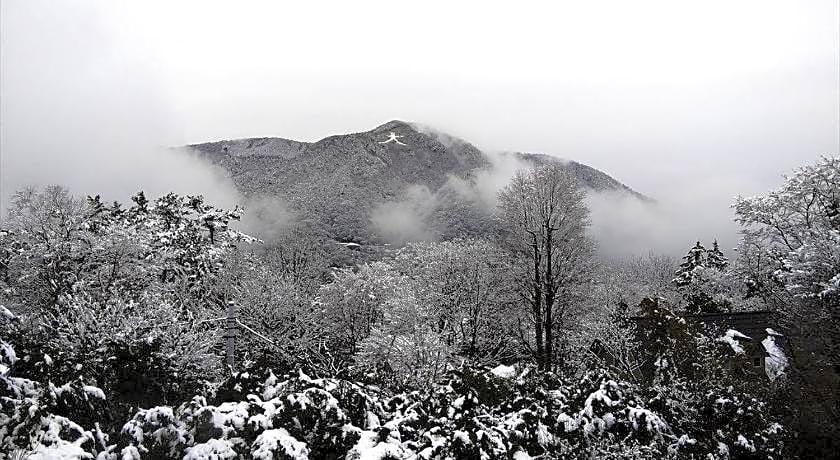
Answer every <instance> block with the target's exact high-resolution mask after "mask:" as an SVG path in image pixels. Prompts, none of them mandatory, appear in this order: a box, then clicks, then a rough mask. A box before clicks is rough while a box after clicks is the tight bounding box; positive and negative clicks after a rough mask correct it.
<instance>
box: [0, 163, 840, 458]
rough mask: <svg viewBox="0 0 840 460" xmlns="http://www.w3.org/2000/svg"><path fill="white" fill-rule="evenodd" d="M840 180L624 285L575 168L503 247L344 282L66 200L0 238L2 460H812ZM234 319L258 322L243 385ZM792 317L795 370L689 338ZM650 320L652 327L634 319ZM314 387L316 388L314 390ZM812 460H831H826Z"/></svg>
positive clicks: (182, 227) (24, 202)
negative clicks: (716, 320) (728, 248)
mask: <svg viewBox="0 0 840 460" xmlns="http://www.w3.org/2000/svg"><path fill="white" fill-rule="evenodd" d="M838 172H840V160H838V159H833V158H826V159H823V160H822V161H820V162H818V163H817V164H815V165H813V166H808V167H805V168H803V169H802V170H799V171H797V172H796V173H795V174H794V175H793V176H791V177H790V178H788V180H787V181H786V183H785V185H784V186H783V187H782V188H781V189H779V190H776V191H773V192H770V193H769V194H767V195H765V196H760V197H753V198H739V199H738V200H737V201H736V203H735V204H734V208H735V211H736V215H737V216H738V217H737V218H738V220H739V222H741V223H742V224H743V225H744V229H745V231H744V240H743V243H742V245H741V247H740V248H739V251H738V253H737V255H736V256H734V257H732V259H731V260H728V259H727V258H726V257H725V256H724V254H723V253H722V251H720V249H719V248H718V246H717V243H714V244H713V246H712V248H711V249H706V248H705V247H703V245H702V244H701V243H699V242H698V243H697V245H696V246H694V247H693V248H691V249H690V251H689V253H688V255H687V256H686V257H685V258H684V259H683V263H682V264H681V265H680V264H678V263H677V262H675V261H673V260H672V259H670V258H667V257H661V256H656V255H649V256H647V257H640V258H636V259H632V260H623V261H609V260H602V259H600V258H599V256H598V254H597V249H596V247H595V245H594V243H593V242H592V241H590V240H589V239H588V237H587V234H586V229H587V224H588V221H587V218H588V211H587V209H586V207H585V205H584V203H583V192H582V191H581V190H580V188H579V187H578V185H577V183H576V182H575V180H574V178H573V177H571V176H569V175H568V173H566V172H565V171H564V170H563V169H562V168H557V167H554V166H547V167H543V168H540V169H537V170H534V171H529V172H521V173H519V174H518V175H517V176H516V177H515V178H514V179H513V181H512V182H511V184H510V185H509V186H508V187H507V188H505V189H504V190H503V191H502V193H501V194H500V196H499V207H498V212H497V214H496V216H495V220H493V221H488V223H487V224H488V225H492V226H493V231H492V232H490V233H489V234H490V235H492V236H491V237H485V238H475V237H472V238H469V237H457V238H454V239H451V240H447V241H442V242H423V243H411V244H407V245H405V246H403V247H401V248H399V249H396V250H394V251H391V252H390V253H388V254H386V255H385V256H384V257H383V258H382V259H381V260H376V261H372V262H369V263H366V264H363V265H360V266H356V267H330V264H329V261H328V257H327V256H326V255H325V254H324V251H323V248H322V247H321V246H320V244H321V243H320V242H319V241H318V240H317V239H314V238H312V237H310V236H309V235H308V234H307V233H306V232H305V231H304V230H303V229H300V228H298V229H295V230H291V231H289V232H287V234H285V235H283V236H282V237H281V238H279V239H278V240H277V241H272V242H257V241H255V240H253V239H252V238H250V237H248V236H247V235H244V234H242V233H240V232H238V231H236V230H235V229H233V228H232V227H231V225H232V222H233V221H235V220H236V219H238V217H239V215H240V211H239V210H232V211H227V210H221V209H216V208H214V207H212V206H210V205H207V204H206V203H204V202H203V200H202V199H201V198H200V197H180V196H176V195H172V194H170V195H166V196H163V197H160V198H158V199H154V200H149V199H147V198H146V197H145V196H143V195H142V194H138V195H136V196H135V197H133V198H132V201H131V204H130V205H127V206H121V205H120V204H118V203H113V204H105V203H103V202H102V201H101V200H100V199H99V198H98V197H93V198H89V199H87V200H86V201H82V200H77V199H75V198H74V197H72V196H71V195H70V194H69V193H68V192H67V191H66V190H63V189H61V188H58V187H50V188H46V189H44V190H25V191H23V192H20V193H18V194H17V195H16V197H15V200H14V203H13V207H12V209H11V211H10V213H9V216H8V218H7V219H6V220H5V221H4V222H3V225H2V229H0V305H2V308H0V452H15V455H18V456H19V457H22V458H102V459H110V458H207V459H211V458H236V457H252V458H351V459H352V458H383V459H386V458H441V459H443V458H516V459H524V458H666V457H670V458H719V459H725V458H791V457H796V456H808V455H812V456H819V455H820V454H824V455H826V456H827V455H831V454H832V453H833V452H834V451H833V450H832V449H834V448H835V447H836V445H835V444H834V443H836V440H837V439H838V433H837V426H838V420H840V418H839V417H838V413H839V412H840V411H838V398H837V394H838V389H840V388H839V387H838V379H837V365H838V363H837V361H836V359H837V358H836V357H837V356H838V355H840V350H838V348H837V347H838V339H840V337H838V330H840V328H838V326H840V324H838V315H839V313H838V312H840V308H838V298H840V204H839V203H838V199H840V190H838V188H839V187H838V183H840V180H838V179H839V178H840V174H838ZM230 305H235V307H236V310H237V319H238V321H239V322H240V325H239V335H238V337H237V344H236V350H235V353H236V356H235V358H236V360H235V361H236V368H235V369H230V368H228V367H226V365H225V359H224V354H225V348H224V335H225V334H226V324H227V321H226V317H227V312H228V308H229V306H230ZM759 309H760V310H772V311H775V312H778V314H779V315H780V318H781V321H782V323H781V325H780V326H782V327H780V329H781V330H782V332H783V333H784V334H785V336H786V339H788V340H789V341H790V344H791V345H790V347H788V349H786V351H787V352H789V353H790V356H789V358H790V360H789V361H790V365H789V367H788V368H787V369H777V370H778V371H779V372H778V373H774V375H773V377H774V378H773V379H769V378H768V377H767V376H766V375H764V372H763V370H760V369H759V370H756V369H755V368H754V367H752V366H751V365H750V363H749V362H748V358H747V357H746V356H745V355H744V354H743V353H740V352H739V351H738V349H737V347H736V346H732V345H731V344H730V342H728V341H727V340H724V339H722V337H725V335H724V332H726V333H727V334H729V335H730V338H731V332H727V331H721V330H710V329H703V328H701V327H698V326H697V325H696V324H694V323H692V322H690V321H686V320H685V317H686V315H691V314H696V313H702V312H710V311H749V310H759ZM636 317H642V318H645V320H644V321H641V322H640V321H639V320H636V319H634V318H636ZM310 376H311V377H310ZM806 454H807V455H806Z"/></svg>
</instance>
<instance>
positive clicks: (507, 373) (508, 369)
mask: <svg viewBox="0 0 840 460" xmlns="http://www.w3.org/2000/svg"><path fill="white" fill-rule="evenodd" d="M490 373H491V374H493V375H495V376H496V377H499V378H502V379H511V378H513V377H515V376H516V368H515V367H513V366H505V365H504V364H499V365H498V366H496V367H494V368H493V369H491V370H490Z"/></svg>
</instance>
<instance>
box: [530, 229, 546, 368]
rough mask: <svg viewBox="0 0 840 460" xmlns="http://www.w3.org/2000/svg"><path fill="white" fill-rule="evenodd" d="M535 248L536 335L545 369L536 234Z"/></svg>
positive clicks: (539, 363) (539, 361) (539, 365)
mask: <svg viewBox="0 0 840 460" xmlns="http://www.w3.org/2000/svg"><path fill="white" fill-rule="evenodd" d="M532 247H533V250H534V300H533V311H534V335H535V337H534V338H535V341H536V346H537V349H536V356H535V357H534V358H535V361H536V362H537V368H538V369H540V370H544V369H545V367H544V366H545V362H544V361H545V358H544V345H543V343H544V342H543V322H542V321H543V318H542V316H543V312H542V284H541V280H540V248H539V244H538V243H537V236H536V235H534V243H533V245H532Z"/></svg>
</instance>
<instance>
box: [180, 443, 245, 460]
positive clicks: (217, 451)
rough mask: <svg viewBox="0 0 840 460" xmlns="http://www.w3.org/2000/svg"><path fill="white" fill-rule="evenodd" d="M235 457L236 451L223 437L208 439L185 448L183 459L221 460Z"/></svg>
mask: <svg viewBox="0 0 840 460" xmlns="http://www.w3.org/2000/svg"><path fill="white" fill-rule="evenodd" d="M228 458H236V452H234V450H233V448H231V446H230V443H229V442H228V441H226V440H224V439H210V440H209V441H207V442H205V443H201V444H196V445H194V446H192V447H190V448H189V449H187V454H186V455H184V460H223V459H228Z"/></svg>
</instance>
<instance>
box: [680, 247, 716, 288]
mask: <svg viewBox="0 0 840 460" xmlns="http://www.w3.org/2000/svg"><path fill="white" fill-rule="evenodd" d="M707 260H708V251H707V250H706V248H705V247H703V245H702V244H700V242H699V241H698V242H697V244H695V245H694V247H692V248H691V249H689V250H688V254H686V255H684V256H683V262H682V263H681V264H680V268H678V269H677V271H676V272H675V273H674V275H675V278H674V284H676V285H677V286H685V285H687V284H688V283H690V282H691V278H692V276H691V274H692V272H693V271H694V269H695V268H697V267H705V266H706V261H707Z"/></svg>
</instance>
